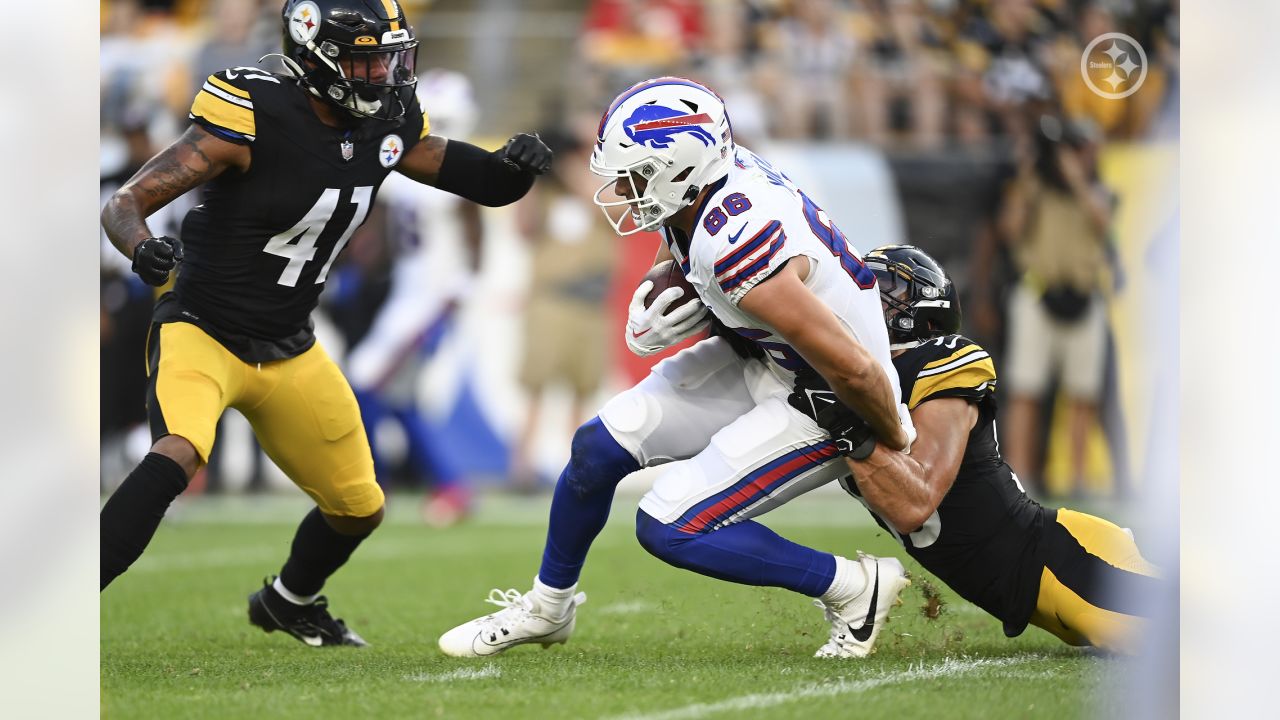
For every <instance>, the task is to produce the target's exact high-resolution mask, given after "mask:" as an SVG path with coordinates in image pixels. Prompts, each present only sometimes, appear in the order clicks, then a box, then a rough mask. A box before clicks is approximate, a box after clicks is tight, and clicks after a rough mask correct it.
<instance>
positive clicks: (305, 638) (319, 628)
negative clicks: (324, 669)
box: [249, 578, 369, 647]
mask: <svg viewBox="0 0 1280 720" xmlns="http://www.w3.org/2000/svg"><path fill="white" fill-rule="evenodd" d="M274 580H275V578H267V579H266V580H265V581H264V582H263V587H262V589H261V590H259V591H258V592H256V593H254V594H252V595H250V596H249V622H250V623H252V624H254V625H257V626H258V627H260V628H262V630H263V632H274V631H276V630H283V631H284V632H286V633H288V634H290V635H292V636H294V637H295V638H297V639H298V640H301V641H302V642H304V643H306V644H307V645H310V646H311V647H321V646H324V645H350V646H352V647H368V646H369V643H367V642H365V641H364V638H362V637H360V636H359V635H357V634H356V633H355V631H353V630H351V629H349V628H348V627H347V626H346V624H345V623H343V622H342V620H340V619H335V618H334V617H333V616H332V615H330V614H329V601H328V600H327V599H325V597H324V596H323V595H321V596H320V597H318V598H316V600H315V602H313V603H311V604H310V605H294V604H293V603H291V602H289V601H288V600H285V599H284V598H283V597H281V596H280V593H278V592H276V589H275V588H273V587H271V583H272V582H273V581H274Z"/></svg>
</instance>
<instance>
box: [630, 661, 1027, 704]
mask: <svg viewBox="0 0 1280 720" xmlns="http://www.w3.org/2000/svg"><path fill="white" fill-rule="evenodd" d="M1043 659H1044V658H1043V657H1042V656H1039V655H1023V656H1017V657H1008V658H947V659H946V660H943V661H942V662H940V663H934V664H932V665H918V666H912V667H910V668H908V669H906V670H900V671H897V672H889V673H882V674H879V675H871V676H869V677H865V678H861V679H857V680H840V681H837V682H829V683H822V684H812V683H811V684H808V685H802V686H800V687H798V688H796V689H794V690H789V691H785V692H774V693H758V694H752V695H742V696H739V697H735V698H729V699H727V700H721V701H719V702H712V703H694V704H692V705H685V706H684V707H678V708H673V709H671V710H662V711H659V712H653V713H635V714H629V715H621V716H616V717H615V718H613V719H612V720H694V719H696V718H704V717H708V716H710V715H716V714H719V713H726V712H742V711H754V710H761V709H764V708H771V707H775V706H778V705H784V704H786V703H790V702H796V701H798V700H807V699H810V698H820V697H832V696H835V695H856V694H859V693H864V692H867V691H868V690H874V689H875V688H878V687H883V686H885V685H898V684H903V683H912V682H920V681H924V680H938V679H945V678H955V677H962V676H965V675H970V674H973V673H977V672H980V671H984V670H992V669H997V668H1004V669H1006V670H1005V672H1006V673H1011V672H1013V671H1012V670H1009V668H1013V667H1016V666H1018V665H1023V664H1026V663H1029V662H1032V661H1038V660H1043ZM833 668H834V664H833Z"/></svg>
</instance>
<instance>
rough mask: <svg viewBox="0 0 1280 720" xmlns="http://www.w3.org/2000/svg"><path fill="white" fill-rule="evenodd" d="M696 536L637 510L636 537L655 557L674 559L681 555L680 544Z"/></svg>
mask: <svg viewBox="0 0 1280 720" xmlns="http://www.w3.org/2000/svg"><path fill="white" fill-rule="evenodd" d="M694 537H696V536H695V535H690V534H688V533H683V532H680V531H679V530H677V529H675V528H674V527H672V526H670V525H666V524H664V523H662V522H661V521H659V520H658V519H657V518H655V517H653V516H652V515H650V514H649V513H647V512H645V511H643V510H637V511H636V539H637V540H639V541H640V546H641V547H643V548H644V549H645V550H646V551H648V552H649V554H650V555H653V556H654V557H657V558H661V559H663V560H669V559H672V558H674V557H676V556H678V555H679V551H680V546H681V545H682V544H683V543H684V542H686V541H688V540H691V539H693V538H694Z"/></svg>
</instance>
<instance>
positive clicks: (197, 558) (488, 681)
mask: <svg viewBox="0 0 1280 720" xmlns="http://www.w3.org/2000/svg"><path fill="white" fill-rule="evenodd" d="M834 498H835V496H833V495H827V496H822V497H814V496H808V497H802V498H800V499H799V500H797V501H795V502H793V503H791V504H790V505H788V506H786V507H784V508H782V509H781V510H779V511H777V512H775V513H773V514H772V515H770V516H768V517H767V518H765V519H766V521H767V522H768V524H769V525H770V526H771V527H773V528H774V529H776V530H778V531H779V532H781V533H783V534H785V535H787V536H788V537H790V538H792V539H794V540H796V541H799V542H803V543H806V544H810V545H813V546H815V547H819V548H822V549H825V550H831V551H835V552H842V553H845V554H851V553H852V552H853V550H854V549H855V548H861V549H864V550H866V551H868V552H872V553H876V554H896V555H897V556H898V557H901V558H903V559H904V561H906V562H907V564H908V567H909V568H910V569H911V570H912V572H913V575H914V579H915V581H914V582H915V584H914V586H913V587H911V588H908V589H907V590H906V591H905V593H904V595H903V597H904V600H905V603H904V604H903V605H902V606H901V607H899V608H897V609H896V610H895V612H894V613H892V614H891V615H890V624H889V625H888V626H887V627H886V629H885V632H884V634H882V635H881V636H880V641H879V644H878V652H877V653H876V654H875V655H873V656H872V657H870V658H868V659H866V660H861V661H830V660H817V659H815V658H813V657H812V654H813V651H814V650H815V649H816V648H817V647H818V646H819V645H821V644H822V642H823V641H824V640H825V636H826V633H827V626H826V624H825V623H824V622H823V619H822V613H821V611H820V610H818V609H817V608H814V607H812V606H811V605H810V603H809V600H808V599H807V598H803V597H800V596H797V595H793V594H791V593H788V592H786V591H782V590H776V589H763V588H751V587H741V586H736V585H731V584H728V583H724V582H719V581H715V580H711V579H707V578H703V577H701V576H698V575H694V574H692V573H689V572H686V571H681V570H676V569H674V568H670V567H668V566H666V565H664V564H662V563H661V562H659V561H657V560H656V559H654V558H652V557H650V556H649V555H648V554H647V553H645V552H644V550H643V549H641V548H640V547H639V545H638V544H637V543H636V541H635V538H634V535H633V533H632V518H633V516H634V515H633V513H634V507H635V503H634V499H633V498H626V497H620V498H619V499H618V501H617V502H616V503H615V507H614V513H613V518H612V521H611V522H610V524H609V526H608V527H607V528H606V529H605V532H604V533H603V534H602V535H601V537H600V538H599V539H598V540H597V542H596V545H595V546H594V547H593V549H592V555H591V556H590V558H589V559H588V562H587V568H586V571H585V574H584V577H583V582H582V583H581V589H583V590H585V591H586V592H587V595H588V602H587V604H586V605H585V606H583V607H582V608H581V609H580V610H579V615H578V627H577V631H576V632H575V634H574V636H573V639H572V640H571V641H570V642H569V643H568V644H567V645H563V646H556V647H554V648H551V649H549V650H542V649H540V648H538V647H536V646H535V647H520V648H516V649H515V650H513V651H511V652H508V653H506V654H504V655H500V656H497V657H494V658H489V659H484V660H478V661H460V660H455V659H451V658H447V657H444V656H443V655H441V654H440V653H439V651H438V650H437V649H436V645H435V641H436V637H437V636H438V635H439V634H440V633H441V632H442V631H444V630H446V629H448V628H450V627H452V626H453V625H455V624H457V623H459V622H463V621H465V620H469V619H471V618H472V617H475V616H477V615H480V614H483V613H485V612H487V611H488V610H490V609H493V607H492V606H491V605H487V604H485V603H484V602H482V600H483V598H484V597H485V596H486V595H487V594H488V592H489V589H490V588H491V587H494V586H500V587H503V588H506V587H516V588H519V589H520V590H522V591H523V590H526V589H528V587H529V584H530V582H531V579H532V576H533V574H534V573H535V572H536V570H537V564H538V559H539V558H540V556H541V548H542V540H543V535H544V524H545V521H546V507H547V504H546V503H547V500H545V499H540V500H534V501H528V500H516V499H511V498H505V497H500V496H494V497H491V498H486V501H485V503H484V504H483V505H482V508H481V512H480V513H479V514H478V516H477V517H476V518H475V519H474V520H472V521H470V522H468V523H466V524H464V525H462V526H459V527H456V528H453V529H449V530H432V529H430V528H427V527H425V526H423V525H421V524H420V523H419V522H417V517H416V509H417V499H416V498H413V497H411V496H405V497H397V498H393V499H392V504H391V506H390V514H389V517H388V521H387V522H386V523H385V524H384V525H383V526H382V528H381V529H380V530H379V531H378V532H377V533H375V534H374V536H373V537H372V538H371V539H370V540H369V541H368V542H366V543H365V544H364V546H363V547H361V549H360V551H359V552H358V553H357V554H356V555H355V556H354V558H353V560H352V561H351V563H349V564H348V565H347V567H345V568H344V569H343V570H342V571H341V572H340V573H338V575H337V576H335V577H334V579H333V580H332V581H331V582H330V583H329V585H328V586H327V587H326V588H325V593H326V594H327V595H328V596H329V598H330V602H331V605H332V608H333V610H334V611H335V614H336V615H338V616H340V617H343V618H345V619H346V620H347V622H348V624H350V625H351V626H352V627H353V628H355V629H356V630H357V631H358V632H359V633H361V634H362V635H363V636H364V637H365V639H367V640H368V641H369V642H371V643H372V645H373V647H371V648H368V649H363V650H356V649H346V648H340V649H333V648H324V649H313V648H309V647H306V646H304V645H302V644H301V643H298V642H297V641H295V640H293V639H292V638H289V637H287V636H284V635H282V634H280V633H273V634H271V635H267V634H264V633H263V632H262V631H260V630H258V629H257V628H255V627H252V626H250V625H249V624H248V622H247V620H246V616H245V607H246V604H245V598H246V596H247V595H248V594H249V593H250V592H252V591H253V590H255V589H256V587H257V586H258V585H259V584H260V582H261V579H262V577H263V576H264V575H267V574H272V573H275V572H277V571H278V569H279V566H280V564H281V562H282V561H283V559H284V557H285V555H286V553H287V551H288V547H289V541H290V539H291V537H292V532H293V528H294V525H295V523H296V521H297V520H298V519H300V518H301V516H302V514H303V513H305V512H306V504H305V502H304V501H303V500H302V499H301V498H293V497H290V498H277V497H265V498H261V497H258V498H253V497H251V498H228V499H217V500H208V499H201V500H196V501H192V502H187V503H185V504H183V505H180V506H176V507H175V508H174V510H172V511H171V512H170V517H169V520H168V521H167V522H166V523H165V525H164V526H163V527H162V528H161V530H160V532H159V533H158V534H157V536H156V538H155V541H154V542H153V543H152V544H151V547H150V549H149V550H148V552H147V554H146V555H145V556H144V557H143V558H142V559H141V560H140V561H139V562H138V563H137V564H136V565H135V566H134V567H133V569H131V570H130V571H129V572H128V573H127V574H125V575H124V576H122V577H121V578H120V579H118V580H117V581H116V582H115V583H114V584H113V585H112V586H111V587H110V588H109V589H108V590H107V591H106V592H105V593H104V594H103V596H102V606H101V607H102V610H101V613H102V640H101V647H102V653H101V663H102V708H103V714H104V716H106V717H109V718H113V719H114V718H250V717H261V718H270V719H272V720H275V719H277V718H295V717H296V718H308V719H314V718H330V717H332V718H357V717H361V718H363V717H371V718H399V717H445V718H470V717H476V718H480V717H485V718H494V717H509V718H543V717H547V718H623V717H625V718H635V719H639V718H646V719H650V718H651V719H657V718H664V719H672V720H674V719H675V718H704V717H717V718H719V717H724V718H732V717H781V718H814V717H833V718H843V717H855V716H856V717H865V718H874V717H887V716H894V717H926V718H953V717H983V718H1011V717H1052V718H1062V717H1080V716H1085V715H1093V714H1095V713H1096V712H1097V711H1098V708H1097V706H1096V701H1097V697H1098V696H1100V695H1105V693H1104V692H1102V690H1103V689H1104V688H1105V686H1106V685H1107V684H1108V678H1109V677H1112V676H1114V675H1115V674H1116V673H1115V670H1116V669H1117V665H1116V661H1113V660H1107V659H1101V658H1096V657H1091V656H1088V655H1084V654H1081V653H1079V652H1077V651H1074V650H1072V649H1070V648H1067V647H1065V646H1063V645H1061V644H1060V643H1058V641H1057V640H1056V639H1055V638H1053V637H1051V636H1050V635H1048V634H1046V633H1044V632H1041V631H1040V630H1037V629H1035V628H1029V629H1028V630H1027V632H1026V633H1024V634H1023V636H1022V637H1019V638H1016V639H1013V640H1009V639H1006V638H1005V637H1004V636H1003V634H1002V633H1001V631H1000V626H999V623H998V622H996V621H995V620H994V619H992V618H990V617H988V616H986V615H985V614H983V613H982V612H981V611H979V610H977V608H975V607H973V606H971V605H968V604H967V603H964V602H963V601H960V600H958V599H956V598H955V596H954V595H952V594H951V593H950V592H949V591H946V590H944V591H943V595H942V597H943V600H944V602H945V605H944V609H943V612H942V613H941V615H940V616H939V617H938V618H937V619H936V620H931V619H928V618H926V617H925V615H924V613H923V612H922V610H921V608H922V605H923V604H924V597H923V595H922V593H921V587H922V586H923V585H925V584H926V581H929V580H931V578H930V577H929V576H927V575H925V574H924V573H923V571H921V570H920V569H919V567H918V566H916V565H914V563H911V562H909V561H907V560H906V557H905V554H904V553H902V552H901V550H900V548H898V547H897V546H896V545H895V544H894V543H893V541H892V538H890V537H888V536H887V535H886V534H884V533H883V532H881V531H880V530H879V528H876V527H875V526H874V525H872V524H871V522H870V520H869V519H868V518H866V517H865V513H863V512H862V511H861V510H860V509H859V508H857V507H856V506H854V505H852V504H851V503H849V502H846V501H844V499H843V498H839V499H834Z"/></svg>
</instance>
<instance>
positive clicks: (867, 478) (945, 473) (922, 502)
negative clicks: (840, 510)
mask: <svg viewBox="0 0 1280 720" xmlns="http://www.w3.org/2000/svg"><path fill="white" fill-rule="evenodd" d="M911 418H912V421H913V422H914V423H915V426H916V430H917V431H918V432H919V435H917V437H916V441H915V443H913V444H912V446H911V454H910V455H904V454H903V453H901V452H898V451H896V450H890V449H888V448H886V447H884V446H882V445H877V446H876V449H875V451H874V452H872V453H871V455H869V456H868V457H867V458H866V459H865V460H853V459H850V458H845V462H847V463H848V465H849V471H850V472H851V473H853V478H854V481H855V482H856V483H857V484H858V492H860V493H862V499H863V500H865V501H866V502H867V505H869V506H870V507H871V509H872V510H875V512H876V514H877V515H879V516H880V517H882V518H884V519H885V520H886V521H888V522H889V523H890V524H891V525H893V527H894V529H896V530H897V531H898V532H900V533H903V534H906V533H911V532H915V531H916V530H917V529H918V528H919V527H920V526H921V525H924V523H925V521H926V520H928V519H929V516H930V515H932V514H933V512H934V511H935V510H937V509H938V505H939V504H940V503H941V502H942V498H943V497H944V496H946V494H947V491H949V490H950V489H951V484H952V483H953V482H955V479H956V473H957V472H959V470H960V461H961V460H962V459H963V458H964V450H965V447H966V446H967V445H968V442H969V439H968V438H969V431H970V430H972V429H973V425H974V423H976V422H977V420H978V408H977V406H975V405H973V404H972V403H970V402H969V401H967V400H964V399H962V398H938V399H936V400H930V401H928V402H924V403H921V404H920V405H919V406H917V407H916V409H915V410H912V411H911Z"/></svg>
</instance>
